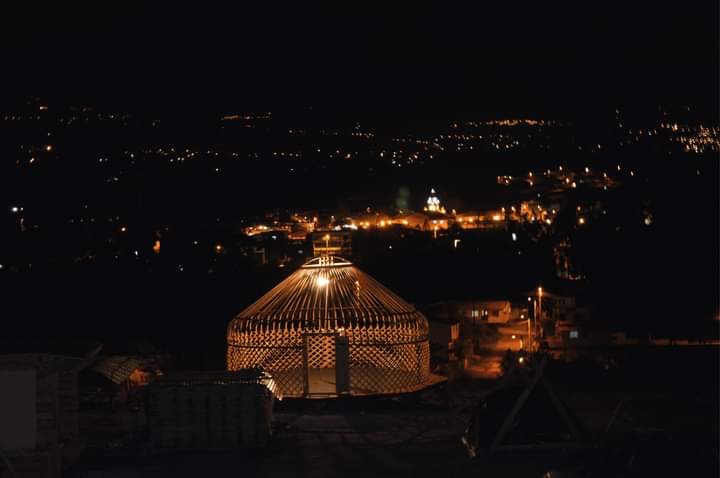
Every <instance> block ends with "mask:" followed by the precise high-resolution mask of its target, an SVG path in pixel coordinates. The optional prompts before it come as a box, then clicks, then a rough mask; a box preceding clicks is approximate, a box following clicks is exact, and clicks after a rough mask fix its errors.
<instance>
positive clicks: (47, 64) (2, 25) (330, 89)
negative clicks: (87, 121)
mask: <svg viewBox="0 0 720 478" xmlns="http://www.w3.org/2000/svg"><path fill="white" fill-rule="evenodd" d="M102 3H108V2H102ZM195 3H196V4H197V5H196V4H195ZM195 3H193V2H166V4H165V6H160V7H146V6H141V5H140V4H139V2H123V3H122V4H118V6H115V7H107V6H104V7H101V6H99V3H96V4H95V5H96V6H93V7H84V8H78V7H67V8H65V7H55V8H29V7H21V8H6V7H3V8H2V11H1V12H0V49H1V51H2V56H3V58H4V65H3V76H4V78H3V83H4V84H5V86H6V87H5V88H4V96H6V97H7V98H10V99H12V97H14V96H15V97H21V96H23V95H30V94H36V95H40V96H42V97H45V98H62V99H64V100H69V99H72V100H76V101H87V102H97V103H100V104H103V103H106V104H112V103H118V104H119V105H123V106H125V107H128V106H129V105H133V106H132V107H135V108H144V109H153V108H158V107H172V108H176V109H188V110H194V109H198V108H202V109H211V110H221V111H222V110H228V109H232V108H233V107H235V106H238V107H243V106H247V107H251V108H253V107H254V108H262V107H268V108H277V107H278V106H280V107H282V106H307V105H314V106H320V107H335V108H341V109H347V110H358V111H361V110H376V111H388V112H390V111H398V110H412V111H420V110H425V111H429V112H433V111H437V112H468V111H474V112H478V111H479V112H497V113H510V112H520V113H533V112H539V113H553V112H566V111H575V112H577V111H579V110H585V109H586V108H587V109H590V110H592V109H593V108H594V107H607V106H610V107H613V106H615V105H617V104H636V103H639V104H657V103H665V104H668V103H670V104H672V103H675V104H685V103H689V104H693V105H703V104H704V105H709V106H711V107H713V108H714V106H715V105H716V104H717V102H718V3H717V2H716V1H711V0H707V1H704V2H702V1H697V0H690V1H685V2H673V3H669V4H664V3H661V2H651V1H644V0H643V1H624V2H614V1H611V2H522V3H521V2H513V1H508V2H474V4H475V5H474V6H469V5H462V4H456V5H454V6H451V5H448V4H447V2H442V3H440V2H438V3H437V4H436V6H435V7H425V6H417V5H412V6H408V7H406V8H404V9H401V8H399V7H393V9H392V10H388V9H387V8H376V7H371V6H368V5H367V4H355V6H354V7H353V8H352V9H350V8H348V7H346V8H345V9H340V8H339V7H335V8H334V9H327V8H320V7H313V8H309V7H306V6H303V7H300V6H297V5H295V6H293V7H288V6H282V5H279V4H274V5H272V6H267V7H257V6H255V7H248V6H247V5H246V4H248V3H250V2H235V4H236V6H234V7H226V6H224V7H218V8H210V7H208V6H199V3H200V2H195ZM256 3H266V2H256ZM294 3H296V4H299V3H304V2H294ZM467 3H469V2H467ZM170 5H172V6H170Z"/></svg>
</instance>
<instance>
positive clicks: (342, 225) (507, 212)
mask: <svg viewBox="0 0 720 478" xmlns="http://www.w3.org/2000/svg"><path fill="white" fill-rule="evenodd" d="M559 207H560V206H559V204H558V205H555V206H552V207H547V208H546V207H544V206H543V205H542V204H541V203H540V202H538V201H524V202H522V203H520V204H518V205H517V207H515V206H514V205H512V206H509V207H507V208H506V207H501V208H499V209H490V210H487V211H482V212H473V211H465V212H458V211H456V210H455V209H452V210H449V211H448V210H447V209H446V208H445V206H443V204H442V202H441V201H440V199H439V197H438V195H437V193H436V191H435V189H431V190H430V195H429V196H428V198H427V200H426V204H425V206H424V207H423V210H422V211H408V210H398V211H396V213H394V214H389V213H386V212H382V211H374V210H372V209H371V208H367V209H366V210H364V211H363V212H360V213H356V214H352V215H349V216H346V217H342V218H339V217H335V216H334V215H330V216H327V217H323V216H321V215H317V214H316V215H313V214H312V213H310V214H297V213H296V214H293V215H292V217H290V218H289V220H288V221H280V220H277V219H268V220H267V221H264V222H258V223H255V224H252V225H249V226H246V227H244V228H243V232H244V233H245V234H246V235H248V236H255V235H258V234H267V233H280V234H284V235H286V236H287V238H288V239H290V240H302V239H305V238H306V237H307V235H308V234H311V233H313V232H318V231H320V232H330V233H332V232H342V231H353V230H359V229H383V228H390V227H400V228H408V229H414V230H421V231H430V232H433V231H435V232H436V231H442V230H446V229H448V228H449V227H451V226H453V225H455V226H457V227H460V228H462V229H493V228H502V227H504V226H505V221H507V220H511V221H520V222H522V221H528V222H535V221H538V222H543V223H547V224H551V223H552V220H553V219H554V216H555V214H557V210H558V209H559Z"/></svg>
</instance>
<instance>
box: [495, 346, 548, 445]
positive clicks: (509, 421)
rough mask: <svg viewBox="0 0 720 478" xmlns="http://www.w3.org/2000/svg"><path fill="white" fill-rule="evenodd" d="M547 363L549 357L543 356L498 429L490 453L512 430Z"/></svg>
mask: <svg viewBox="0 0 720 478" xmlns="http://www.w3.org/2000/svg"><path fill="white" fill-rule="evenodd" d="M546 364H547V359H546V358H543V359H542V361H541V362H540V365H539V366H538V368H537V370H535V373H534V374H533V377H532V379H531V380H530V383H528V385H527V386H526V387H525V389H524V390H523V391H522V393H521V394H520V396H519V397H518V399H517V401H516V402H515V405H513V407H512V410H510V413H508V415H507V417H505V420H504V421H503V424H502V425H501V426H500V430H499V431H498V433H497V435H495V439H494V440H493V442H492V444H491V445H490V450H489V451H490V453H493V452H494V451H495V450H496V449H497V447H498V446H499V445H500V442H502V440H503V438H505V435H507V432H508V431H509V430H510V425H512V422H513V420H514V419H515V416H516V415H517V413H518V412H519V411H520V409H521V408H522V407H523V405H525V402H527V399H528V397H529V396H530V393H531V392H532V391H533V389H534V388H535V386H536V385H537V383H538V382H539V381H540V377H542V374H543V370H544V369H545V365H546Z"/></svg>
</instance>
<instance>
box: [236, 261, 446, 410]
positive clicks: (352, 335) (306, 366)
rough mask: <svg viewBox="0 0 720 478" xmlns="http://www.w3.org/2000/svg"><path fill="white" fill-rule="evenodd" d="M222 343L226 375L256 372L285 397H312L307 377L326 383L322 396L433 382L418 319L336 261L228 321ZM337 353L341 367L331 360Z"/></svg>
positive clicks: (307, 269)
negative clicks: (225, 342)
mask: <svg viewBox="0 0 720 478" xmlns="http://www.w3.org/2000/svg"><path fill="white" fill-rule="evenodd" d="M227 340H228V350H227V367H228V370H240V369H243V368H253V367H260V368H262V369H264V370H266V371H268V372H270V373H271V374H272V376H273V377H274V379H275V381H276V382H277V384H278V387H279V388H280V390H281V391H282V394H283V395H284V396H289V397H301V396H312V395H313V393H312V384H311V381H312V380H311V379H310V378H309V372H311V371H315V370H318V371H320V372H317V373H322V374H324V375H323V376H324V377H325V378H324V379H323V380H326V381H331V382H333V383H332V386H333V388H332V392H331V393H324V395H326V396H327V395H339V394H350V395H370V394H392V393H405V392H411V391H415V390H419V389H421V388H424V387H425V386H427V385H429V384H430V382H432V381H433V377H432V376H431V374H430V353H429V343H428V322H427V319H426V318H425V316H424V315H423V314H421V313H420V312H418V311H417V310H416V309H415V308H414V307H413V306H412V305H410V304H408V303H407V302H405V301H404V300H402V299H401V298H400V297H398V296H397V295H395V294H394V293H393V292H391V291H390V290H388V289H387V288H386V287H385V286H383V285H382V284H380V283H379V282H377V281H376V280H375V279H373V278H372V277H370V276H368V275H367V274H365V273H364V272H362V271H360V270H359V269H358V268H357V267H355V266H353V265H352V263H350V262H349V261H347V260H345V259H342V258H339V257H332V256H331V257H318V258H315V259H312V260H310V261H309V262H307V263H306V264H305V265H303V266H301V267H300V268H299V269H298V270H297V271H295V272H294V273H292V274H291V275H290V276H289V277H288V278H287V279H285V280H284V281H282V282H281V283H280V284H278V285H277V286H275V287H274V288H273V289H272V290H270V291H269V292H268V293H266V294H265V295H264V296H262V297H261V298H260V299H259V300H258V301H256V302H255V303H254V304H252V305H251V306H250V307H248V308H247V309H245V310H244V311H242V312H241V313H240V314H239V315H238V316H237V317H236V318H234V319H233V320H232V321H231V322H230V324H229V326H228V330H227ZM338 347H339V348H338ZM343 347H346V349H347V362H346V364H343V363H341V362H342V361H341V358H342V355H343V354H342V353H341V354H337V353H336V350H345V349H343ZM343 353H344V352H343ZM343 367H346V368H347V380H348V383H347V384H343V383H342V382H343V380H342V377H343V374H344V371H343V370H342V368H343ZM333 372H334V373H333ZM326 388H327V387H326Z"/></svg>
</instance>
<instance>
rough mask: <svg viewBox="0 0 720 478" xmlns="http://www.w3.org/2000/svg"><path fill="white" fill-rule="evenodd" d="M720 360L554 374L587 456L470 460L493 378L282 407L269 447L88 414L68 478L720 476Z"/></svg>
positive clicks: (669, 358) (673, 356)
mask: <svg viewBox="0 0 720 478" xmlns="http://www.w3.org/2000/svg"><path fill="white" fill-rule="evenodd" d="M717 352H718V351H717V349H716V348H705V349H701V350H700V349H696V350H693V351H687V350H685V351H681V350H677V349H675V350H668V349H665V350H662V351H645V352H644V353H642V354H639V355H637V354H636V355H633V354H626V356H625V362H624V363H623V364H620V365H619V366H618V368H616V369H610V370H606V369H604V368H603V367H596V368H593V367H592V366H590V365H585V366H583V367H575V368H567V367H565V368H563V367H559V368H554V369H549V371H548V377H549V379H550V380H551V382H552V384H553V386H554V388H555V389H556V390H557V392H558V394H559V395H561V396H562V398H563V399H564V400H565V402H566V403H567V404H568V405H569V406H570V408H571V409H572V411H573V412H574V413H575V415H576V416H577V417H578V418H579V419H580V421H581V422H582V423H583V424H584V426H585V428H586V431H587V436H588V441H589V443H590V445H591V447H590V448H589V449H587V450H585V451H582V452H569V451H567V452H563V451H556V452H546V453H518V452H515V453H505V454H500V455H497V456H493V457H492V458H491V459H482V460H478V459H475V460H473V459H470V458H469V457H468V455H467V453H466V451H465V448H464V447H463V445H462V443H461V442H460V438H461V436H462V434H463V431H464V429H465V427H466V426H467V423H468V418H469V416H470V414H471V412H472V409H473V407H474V404H475V403H477V400H478V398H479V397H481V396H482V395H483V394H484V393H486V392H487V391H488V390H489V389H491V388H492V387H493V386H494V385H495V382H492V381H484V380H469V379H459V380H456V381H453V382H451V383H448V384H445V385H441V386H437V387H435V388H434V389H432V390H427V391H425V392H423V393H421V394H417V395H413V396H404V397H386V398H365V399H349V400H311V401H303V400H284V401H282V402H279V403H277V405H276V410H275V423H274V429H275V433H274V437H273V440H272V442H271V443H270V445H269V446H268V447H267V448H266V449H264V450H260V451H243V452H203V453H199V452H198V453H182V454H154V453H151V452H150V450H147V449H146V448H145V446H144V444H143V439H142V432H141V424H142V421H143V420H142V415H141V412H130V411H127V412H116V413H113V414H108V413H106V412H100V411H94V412H85V413H84V415H83V425H82V427H83V429H84V433H85V434H86V439H87V442H86V445H87V448H86V452H85V454H84V456H83V458H82V459H81V461H80V462H79V463H78V464H77V465H76V466H75V467H74V468H73V469H72V470H68V474H67V476H78V477H121V476H128V477H130V476H132V477H142V476H152V477H156V476H201V475H204V476H208V477H209V476H247V477H265V476H268V477H270V476H308V477H310V476H312V477H326V476H327V477H331V476H340V475H343V476H353V477H354V476H358V477H360V476H363V477H368V476H370V477H384V476H392V477H399V476H410V475H416V476H442V477H449V476H473V475H474V476H518V477H524V476H528V477H540V476H544V473H546V472H553V473H552V474H551V475H549V476H718V470H719V469H720V468H719V466H720V465H719V462H718V390H717V377H718V374H717V372H718V368H717V359H718V353H717ZM613 415H614V416H615V419H612V420H611V417H612V416H613Z"/></svg>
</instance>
